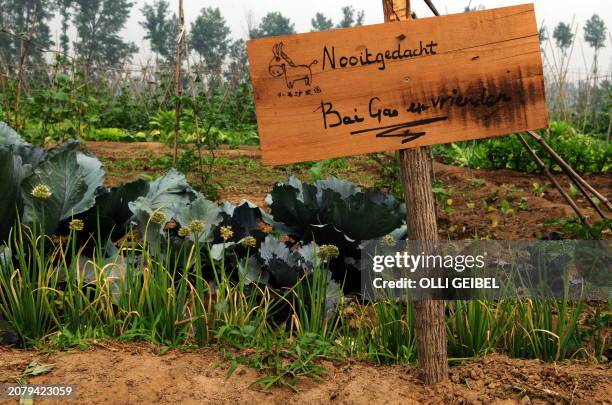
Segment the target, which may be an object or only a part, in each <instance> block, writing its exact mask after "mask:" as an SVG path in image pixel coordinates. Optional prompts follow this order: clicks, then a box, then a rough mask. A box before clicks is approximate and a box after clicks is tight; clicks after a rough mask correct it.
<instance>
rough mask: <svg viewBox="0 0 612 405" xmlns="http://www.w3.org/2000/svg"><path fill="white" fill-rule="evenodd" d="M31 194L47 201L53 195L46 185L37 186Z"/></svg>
mask: <svg viewBox="0 0 612 405" xmlns="http://www.w3.org/2000/svg"><path fill="white" fill-rule="evenodd" d="M30 194H32V197H34V198H40V199H41V200H46V199H47V198H49V197H51V196H52V195H53V193H52V192H51V189H50V188H49V186H47V185H46V184H39V185H37V186H36V187H34V188H33V189H32V192H31V193H30Z"/></svg>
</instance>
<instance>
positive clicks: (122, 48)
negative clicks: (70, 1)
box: [74, 0, 138, 66]
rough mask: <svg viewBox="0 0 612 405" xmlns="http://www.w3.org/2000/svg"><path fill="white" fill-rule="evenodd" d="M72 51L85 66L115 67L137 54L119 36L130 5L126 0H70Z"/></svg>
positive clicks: (133, 47)
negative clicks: (74, 35)
mask: <svg viewBox="0 0 612 405" xmlns="http://www.w3.org/2000/svg"><path fill="white" fill-rule="evenodd" d="M74 4H75V14H74V25H75V26H76V29H77V36H78V38H77V41H76V42H75V43H74V49H75V52H76V54H77V55H78V57H79V58H80V59H81V60H83V61H84V62H85V63H86V64H87V66H92V65H100V64H106V65H116V64H119V63H121V62H123V61H125V60H126V59H129V58H131V56H132V54H133V53H135V52H137V51H138V47H136V45H135V44H134V43H133V42H126V41H124V40H123V39H122V38H121V36H120V35H119V34H120V32H121V30H122V29H123V28H124V27H125V23H126V22H127V20H128V18H129V16H130V11H131V9H132V6H133V5H134V3H133V2H131V1H129V0H74Z"/></svg>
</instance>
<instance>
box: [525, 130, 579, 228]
mask: <svg viewBox="0 0 612 405" xmlns="http://www.w3.org/2000/svg"><path fill="white" fill-rule="evenodd" d="M516 136H517V138H518V139H519V141H521V143H522V144H523V146H524V147H525V149H527V151H528V152H529V154H531V157H532V158H533V160H534V161H535V162H536V164H537V165H538V166H539V167H540V169H541V170H542V172H544V174H545V175H546V177H548V180H550V182H551V183H552V184H553V185H554V186H555V188H556V189H557V190H558V191H559V193H560V194H561V196H562V197H563V199H565V201H567V203H568V204H569V205H570V207H572V209H573V210H574V212H575V213H576V215H578V218H580V222H582V223H583V224H584V225H586V226H588V225H589V224H588V222H587V220H586V217H585V216H584V215H583V214H582V212H581V211H580V209H579V208H578V205H576V202H575V201H574V200H573V199H572V197H570V196H569V194H567V193H566V192H565V190H564V189H563V187H561V184H559V182H558V181H557V179H555V177H554V176H553V175H552V173H551V172H550V170H548V168H547V167H546V165H545V164H544V162H543V161H542V159H540V157H539V156H538V155H537V153H536V152H535V151H534V150H533V149H532V148H531V146H529V144H528V143H527V141H526V140H525V138H523V135H521V134H516Z"/></svg>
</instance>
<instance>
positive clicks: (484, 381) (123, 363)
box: [0, 342, 612, 405]
mask: <svg viewBox="0 0 612 405" xmlns="http://www.w3.org/2000/svg"><path fill="white" fill-rule="evenodd" d="M33 360H37V361H38V362H40V363H45V364H54V365H55V367H54V368H53V370H51V372H50V373H48V374H45V375H41V376H37V377H32V378H30V379H29V383H32V384H74V385H75V386H76V398H74V399H73V401H74V402H75V403H77V402H78V403H85V404H107V403H112V404H133V403H139V404H153V403H156V404H177V403H180V404H197V403H215V404H225V403H227V404H230V403H232V404H234V403H274V404H298V403H299V404H320V403H338V404H368V405H371V404H383V403H384V404H499V405H501V404H504V405H506V404H508V405H509V404H569V403H575V404H587V403H588V404H592V405H594V404H610V403H611V402H610V401H611V394H612V372H611V369H610V365H609V364H608V365H596V364H591V363H582V362H566V363H562V364H549V363H543V362H541V361H538V360H514V359H509V358H507V357H505V356H499V355H491V356H487V357H484V358H480V359H477V360H474V361H470V362H467V363H464V364H462V365H460V366H458V367H454V368H452V369H451V376H450V379H451V381H450V382H448V383H444V384H439V385H437V386H434V387H426V386H424V385H423V384H421V382H420V380H419V375H418V370H417V369H416V368H415V367H411V366H379V365H373V364H367V363H363V362H359V361H350V360H347V361H345V362H342V363H332V362H324V363H323V364H322V365H323V366H324V367H325V368H326V373H325V380H324V381H322V382H314V381H311V380H301V381H300V382H299V383H298V385H297V389H298V392H297V393H296V392H293V391H291V390H290V389H288V388H280V387H274V388H272V389H271V390H270V391H268V392H264V391H261V390H260V389H258V388H257V386H253V383H254V381H256V380H257V379H258V378H259V377H261V375H260V373H259V372H258V371H257V370H253V369H249V368H244V367H242V366H239V367H238V369H237V370H236V371H235V372H234V373H233V374H232V376H230V377H229V378H228V377H227V367H228V365H227V364H224V363H223V362H221V361H220V357H219V354H218V351H217V350H216V349H214V348H210V349H202V350H197V351H193V352H183V351H174V350H173V351H169V352H166V353H165V354H163V355H160V354H159V348H158V347H156V346H153V345H147V344H119V343H114V342H99V343H97V344H94V345H93V346H92V347H90V348H89V349H87V350H85V351H71V352H53V353H42V352H37V351H21V350H14V349H7V348H0V381H11V378H14V377H15V376H18V375H20V374H21V373H22V372H23V370H24V369H25V368H26V366H27V365H28V364H29V363H30V362H31V361H33ZM0 403H1V401H0ZM5 403H9V402H5Z"/></svg>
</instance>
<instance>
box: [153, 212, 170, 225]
mask: <svg viewBox="0 0 612 405" xmlns="http://www.w3.org/2000/svg"><path fill="white" fill-rule="evenodd" d="M151 222H153V223H154V224H157V225H163V224H165V223H166V222H168V217H167V216H166V214H164V213H163V212H161V211H155V212H154V213H153V215H151Z"/></svg>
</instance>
